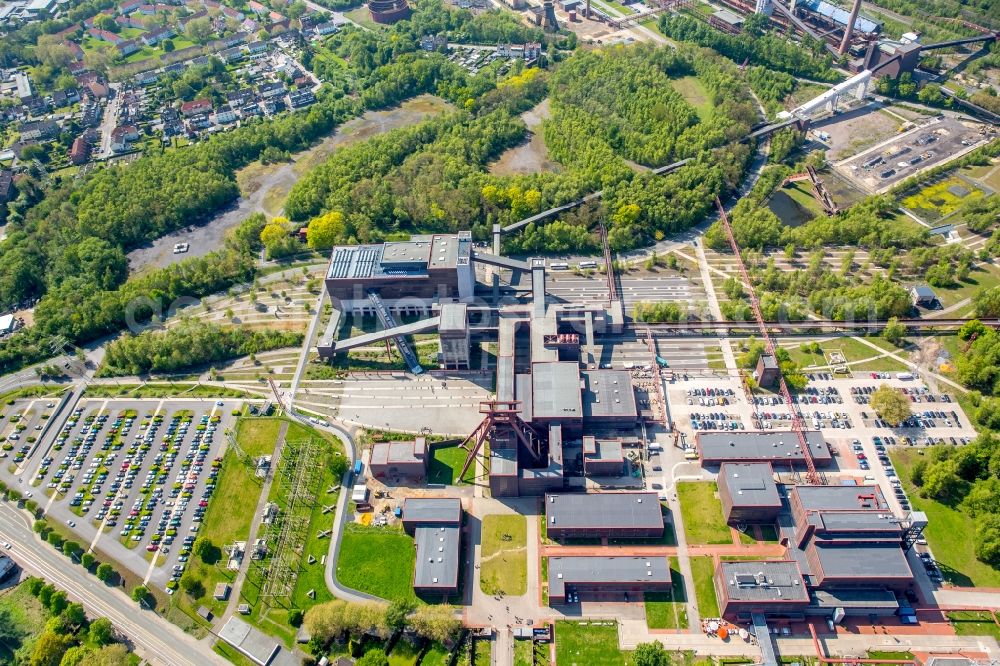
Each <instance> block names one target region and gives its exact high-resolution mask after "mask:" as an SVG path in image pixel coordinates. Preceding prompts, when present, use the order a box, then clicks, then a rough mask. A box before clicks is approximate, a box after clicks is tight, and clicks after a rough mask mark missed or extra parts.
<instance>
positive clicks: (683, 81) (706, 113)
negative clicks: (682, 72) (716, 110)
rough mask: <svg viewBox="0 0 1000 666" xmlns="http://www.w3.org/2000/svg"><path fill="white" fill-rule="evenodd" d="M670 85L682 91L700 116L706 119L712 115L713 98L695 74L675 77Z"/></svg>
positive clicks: (682, 95) (683, 95)
mask: <svg viewBox="0 0 1000 666" xmlns="http://www.w3.org/2000/svg"><path fill="white" fill-rule="evenodd" d="M670 85H671V86H672V87H673V89H674V90H676V91H677V92H678V93H680V95H681V97H683V98H684V100H685V101H686V102H687V103H688V104H690V105H691V106H693V107H694V109H695V111H697V112H698V117H699V118H701V119H702V120H706V119H707V118H709V117H710V116H711V115H712V100H711V99H710V98H709V96H708V91H707V90H705V85H704V84H703V83H702V82H701V81H699V80H698V78H697V77H695V76H682V77H681V78H679V79H674V80H673V81H671V82H670Z"/></svg>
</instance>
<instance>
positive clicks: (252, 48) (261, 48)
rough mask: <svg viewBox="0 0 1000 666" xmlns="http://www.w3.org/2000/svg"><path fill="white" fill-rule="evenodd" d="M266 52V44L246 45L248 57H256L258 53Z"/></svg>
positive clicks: (260, 42) (254, 43)
mask: <svg viewBox="0 0 1000 666" xmlns="http://www.w3.org/2000/svg"><path fill="white" fill-rule="evenodd" d="M267 50H268V45H267V42H262V41H257V42H250V43H249V44H247V51H249V52H250V55H256V54H258V53H267Z"/></svg>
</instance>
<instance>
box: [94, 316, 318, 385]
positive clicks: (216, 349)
mask: <svg viewBox="0 0 1000 666" xmlns="http://www.w3.org/2000/svg"><path fill="white" fill-rule="evenodd" d="M301 343H302V334H301V333H292V332H288V331H272V330H259V331H257V330H253V329H249V328H239V327H229V326H219V325H217V324H210V323H207V322H204V321H200V320H197V319H184V320H183V321H181V322H180V323H179V324H177V325H176V326H173V327H171V328H168V329H166V330H162V331H157V330H153V331H146V332H145V333H141V334H139V335H126V336H123V337H121V338H118V339H117V340H115V341H114V342H112V343H111V344H109V345H108V346H107V353H106V355H105V357H104V365H103V366H102V367H101V370H100V373H99V374H100V375H102V376H106V377H113V376H116V375H119V376H120V375H140V374H145V373H147V372H176V371H178V370H183V369H187V368H195V367H198V366H201V365H206V364H208V363H218V362H220V361H228V360H230V359H234V358H239V357H240V356H247V355H249V354H259V353H260V352H263V351H268V350H271V349H279V348H281V347H292V346H297V345H299V344H301Z"/></svg>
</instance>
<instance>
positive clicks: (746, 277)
mask: <svg viewBox="0 0 1000 666" xmlns="http://www.w3.org/2000/svg"><path fill="white" fill-rule="evenodd" d="M715 205H716V206H717V207H718V209H719V221H720V222H722V228H723V229H725V231H726V236H727V237H728V238H729V247H731V248H732V250H733V255H734V256H735V257H736V265H737V266H739V268H740V274H741V275H742V276H743V282H744V284H746V286H747V294H748V295H749V296H750V309H752V310H753V316H754V319H756V320H757V327H758V328H759V329H760V337H761V339H762V340H763V341H764V350H765V351H766V352H767V353H768V354H770V355H771V356H773V357H774V358H775V360H777V355H776V353H775V352H776V349H777V348H776V347H775V345H774V340H772V339H771V334H770V333H769V332H768V330H767V325H766V324H765V323H764V315H763V314H761V311H760V301H758V300H757V291H756V290H755V289H754V286H753V282H751V281H750V274H749V273H747V267H746V266H745V265H744V264H743V256H742V255H741V254H740V246H739V245H737V243H736V237H735V236H733V228H732V226H730V224H729V216H728V215H726V209H725V208H723V207H722V202H721V201H719V197H715ZM778 386H779V387H780V389H781V395H782V396H783V397H784V399H785V404H786V405H787V406H788V412H789V414H791V417H792V432H794V433H795V435H796V436H797V437H798V438H799V449H800V450H801V451H802V458H803V459H804V460H805V461H806V470H807V471H806V480H807V481H808V482H809V483H812V484H815V485H819V484H821V483H822V480H821V479H820V478H819V473H818V472H817V471H816V463H815V461H813V457H812V451H810V450H809V442H808V441H807V440H806V434H805V421H804V420H803V419H802V412H800V411H799V407H798V405H797V404H796V403H795V401H794V400H792V394H791V393H790V392H789V390H788V384H787V383H785V378H784V376H782V374H781V373H780V372H779V373H778Z"/></svg>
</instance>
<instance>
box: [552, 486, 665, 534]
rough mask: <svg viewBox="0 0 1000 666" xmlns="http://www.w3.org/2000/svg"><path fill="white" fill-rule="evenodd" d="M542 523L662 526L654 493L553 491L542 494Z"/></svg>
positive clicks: (583, 526) (577, 526) (586, 526)
mask: <svg viewBox="0 0 1000 666" xmlns="http://www.w3.org/2000/svg"><path fill="white" fill-rule="evenodd" d="M545 524H546V525H547V526H548V527H549V528H550V529H551V528H553V527H556V528H562V529H594V528H601V527H605V528H621V529H627V528H662V527H663V512H662V510H661V508H660V502H659V500H658V499H657V498H656V493H566V494H562V493H553V494H549V495H546V496H545Z"/></svg>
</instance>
